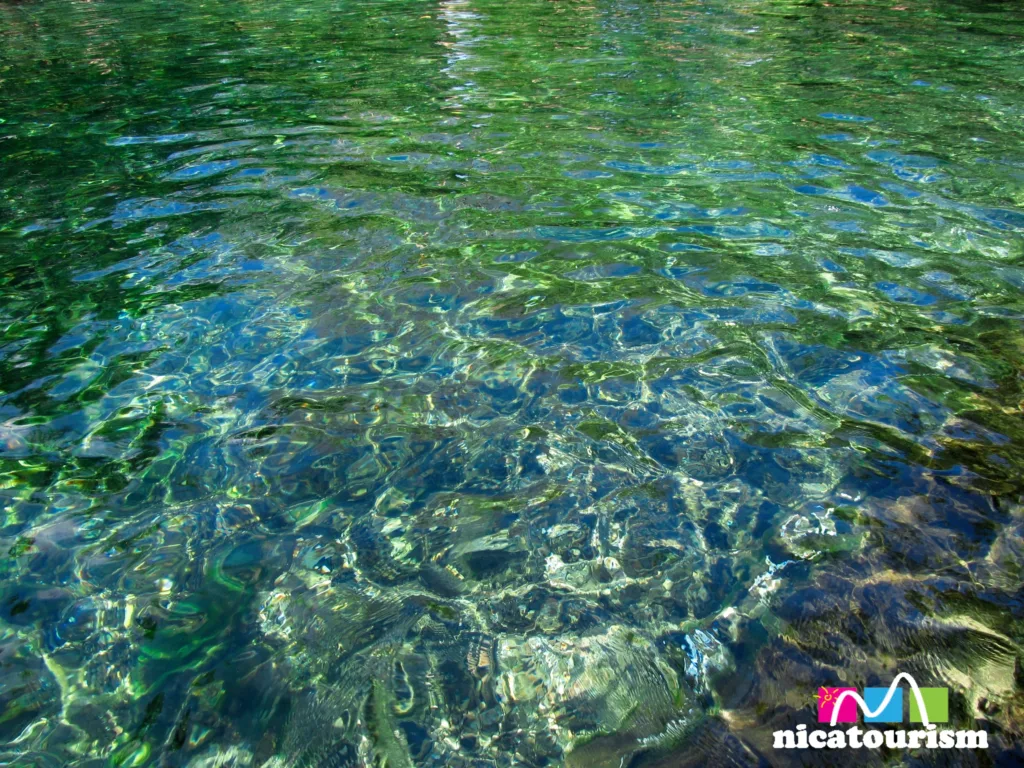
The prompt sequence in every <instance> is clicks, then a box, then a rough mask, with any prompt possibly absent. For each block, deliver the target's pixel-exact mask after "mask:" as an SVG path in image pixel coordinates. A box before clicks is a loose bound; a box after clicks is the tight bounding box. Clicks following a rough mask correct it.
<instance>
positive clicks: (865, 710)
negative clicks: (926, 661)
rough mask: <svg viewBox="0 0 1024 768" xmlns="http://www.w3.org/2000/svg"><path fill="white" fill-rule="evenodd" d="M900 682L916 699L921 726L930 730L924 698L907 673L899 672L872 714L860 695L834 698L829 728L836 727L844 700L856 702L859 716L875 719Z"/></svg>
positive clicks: (843, 694)
mask: <svg viewBox="0 0 1024 768" xmlns="http://www.w3.org/2000/svg"><path fill="white" fill-rule="evenodd" d="M900 680H906V681H907V683H908V684H909V685H910V692H911V693H912V694H914V698H915V699H917V709H918V711H919V712H920V713H921V725H923V726H924V727H925V728H930V727H931V723H929V722H928V710H926V709H925V708H924V697H923V696H921V689H920V688H918V687H917V681H916V680H914V678H913V677H911V676H910V674H909V673H908V672H900V673H899V674H898V675H896V677H895V678H894V679H893V681H892V682H891V683H889V690H888V691H886V693H885V698H884V699H882V703H881V704H879V705H878V709H876V710H875V711H874V712H872V711H871V710H870V709H868V705H867V702H865V701H864V699H862V698H861V696H860V694H859V693H857V692H856V691H843V692H842V693H840V694H839V696H837V697H836V703H835V704H833V705H832V722H831V724H830V725H831V727H832V728H835V727H836V720H838V719H839V705H840V704H842V703H843V700H844V699H848V698H849V699H853V700H854V701H856V702H857V706H858V707H860V711H861V714H863V715H864V717H876V716H878V715H879V714H881V713H882V712H884V711H885V708H886V707H887V706H889V702H890V701H892V697H893V696H895V695H896V686H897V685H899V682H900Z"/></svg>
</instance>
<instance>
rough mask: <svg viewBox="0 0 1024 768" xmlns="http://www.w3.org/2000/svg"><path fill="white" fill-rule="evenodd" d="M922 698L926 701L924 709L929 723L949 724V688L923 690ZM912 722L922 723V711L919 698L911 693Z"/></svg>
mask: <svg viewBox="0 0 1024 768" xmlns="http://www.w3.org/2000/svg"><path fill="white" fill-rule="evenodd" d="M921 698H922V699H923V700H924V708H925V711H926V712H927V713H928V722H929V723H948V722H949V689H948V688H922V689H921ZM910 722H912V723H920V722H922V720H921V710H920V709H919V708H918V706H917V696H915V695H914V692H913V691H910Z"/></svg>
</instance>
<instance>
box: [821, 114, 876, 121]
mask: <svg viewBox="0 0 1024 768" xmlns="http://www.w3.org/2000/svg"><path fill="white" fill-rule="evenodd" d="M818 117H823V118H825V119H826V120H838V121H840V122H842V123H870V122H874V119H875V118H873V117H863V116H862V115H847V114H842V113H839V112H822V113H821V114H820V115H818Z"/></svg>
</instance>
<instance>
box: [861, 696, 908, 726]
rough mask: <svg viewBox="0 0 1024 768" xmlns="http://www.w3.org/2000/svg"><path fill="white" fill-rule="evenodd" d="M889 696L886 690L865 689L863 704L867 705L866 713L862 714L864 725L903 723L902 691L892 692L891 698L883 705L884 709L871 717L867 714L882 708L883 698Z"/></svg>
mask: <svg viewBox="0 0 1024 768" xmlns="http://www.w3.org/2000/svg"><path fill="white" fill-rule="evenodd" d="M888 694H889V689H888V688H865V689H864V703H865V704H867V705H868V711H867V712H865V713H864V722H865V723H902V722H903V689H902V688H897V689H895V690H894V691H893V692H892V698H891V699H889V703H888V704H886V705H885V709H883V710H882V711H881V712H879V713H878V714H876V715H875V716H873V717H872V716H871V715H869V714H868V712H874V711H875V710H877V709H878V708H879V707H881V706H882V702H884V701H885V697H886V696H887V695H888Z"/></svg>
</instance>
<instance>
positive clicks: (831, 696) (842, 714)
mask: <svg viewBox="0 0 1024 768" xmlns="http://www.w3.org/2000/svg"><path fill="white" fill-rule="evenodd" d="M843 691H853V692H854V693H856V692H857V689H856V688H819V689H818V722H819V723H831V722H832V710H833V709H834V708H835V705H836V701H837V700H838V699H839V694H841V693H842V692H843ZM836 722H837V723H856V722H857V702H856V701H855V700H854V698H853V697H852V696H847V697H846V698H845V699H843V701H842V703H841V704H840V705H839V717H837V718H836Z"/></svg>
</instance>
